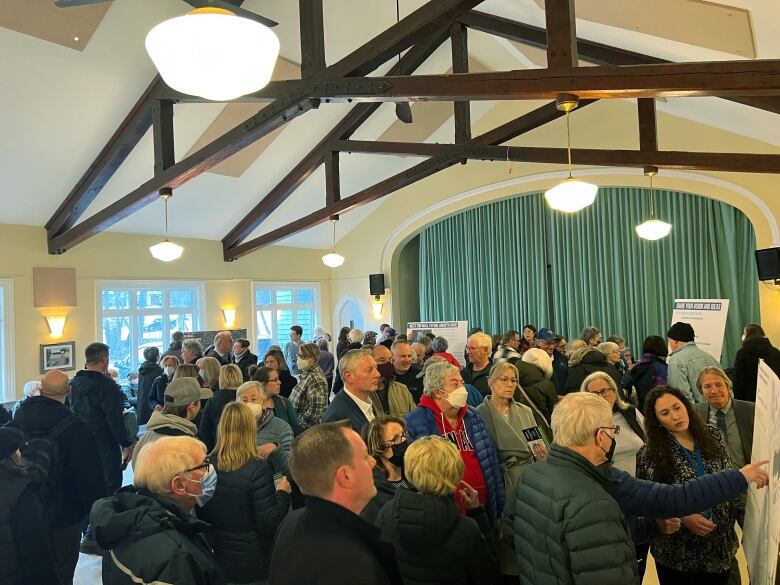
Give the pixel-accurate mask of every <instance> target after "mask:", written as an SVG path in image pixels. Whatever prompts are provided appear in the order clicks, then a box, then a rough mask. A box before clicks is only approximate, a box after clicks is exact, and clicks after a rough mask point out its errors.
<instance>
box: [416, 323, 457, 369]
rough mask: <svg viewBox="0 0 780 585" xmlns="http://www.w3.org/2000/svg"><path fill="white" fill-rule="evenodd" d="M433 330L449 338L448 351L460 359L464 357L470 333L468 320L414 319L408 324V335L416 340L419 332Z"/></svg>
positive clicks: (432, 331)
mask: <svg viewBox="0 0 780 585" xmlns="http://www.w3.org/2000/svg"><path fill="white" fill-rule="evenodd" d="M428 332H431V333H433V334H434V335H435V336H437V337H443V338H444V339H446V340H447V343H448V345H449V348H448V349H447V351H448V352H449V353H451V354H452V355H454V356H455V357H456V358H457V359H458V361H461V360H462V359H463V354H464V352H465V351H466V337H467V336H468V334H469V322H468V321H413V322H410V323H407V324H406V336H407V337H408V338H409V340H411V341H414V338H415V337H417V334H418V333H428Z"/></svg>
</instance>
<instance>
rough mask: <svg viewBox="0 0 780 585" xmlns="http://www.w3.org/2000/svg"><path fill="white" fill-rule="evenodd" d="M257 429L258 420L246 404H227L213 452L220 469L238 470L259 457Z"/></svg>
mask: <svg viewBox="0 0 780 585" xmlns="http://www.w3.org/2000/svg"><path fill="white" fill-rule="evenodd" d="M256 431H257V422H256V421H255V417H254V416H253V415H252V411H251V410H249V407H248V406H247V405H246V404H244V403H242V402H230V403H229V404H227V405H226V406H225V409H224V410H223V411H222V416H220V418H219V424H218V425H217V446H216V447H214V453H213V455H214V457H215V460H214V461H215V463H216V464H217V467H218V468H219V470H220V471H236V470H237V469H241V468H242V467H243V466H244V465H246V464H247V462H248V461H250V460H252V459H256V458H257V449H256V447H255V433H256Z"/></svg>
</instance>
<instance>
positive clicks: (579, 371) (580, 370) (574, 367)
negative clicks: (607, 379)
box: [566, 347, 622, 397]
mask: <svg viewBox="0 0 780 585" xmlns="http://www.w3.org/2000/svg"><path fill="white" fill-rule="evenodd" d="M593 372H605V373H607V374H609V375H610V376H611V377H612V379H613V380H615V384H616V385H617V387H618V388H622V381H621V379H620V373H619V372H618V371H617V369H616V368H615V367H613V366H610V365H609V363H608V362H607V357H606V356H605V355H604V354H603V353H601V351H600V350H598V349H596V348H595V347H583V348H581V349H578V350H577V351H575V352H574V353H573V354H572V356H571V357H570V358H569V375H568V376H567V377H566V394H568V393H569V392H579V391H580V386H581V385H582V382H583V380H585V378H587V377H588V376H590V375H591V374H592V373H593ZM621 397H622V396H621Z"/></svg>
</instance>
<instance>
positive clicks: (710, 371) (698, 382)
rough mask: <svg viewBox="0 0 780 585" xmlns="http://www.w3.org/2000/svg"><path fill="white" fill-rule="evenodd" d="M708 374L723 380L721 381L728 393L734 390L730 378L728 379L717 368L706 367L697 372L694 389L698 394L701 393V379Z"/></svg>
mask: <svg viewBox="0 0 780 585" xmlns="http://www.w3.org/2000/svg"><path fill="white" fill-rule="evenodd" d="M708 374H712V375H713V376H720V377H721V378H723V381H724V382H725V383H726V388H728V391H729V392H731V391H733V390H734V383H733V382H732V381H731V378H729V376H728V374H727V373H726V372H724V371H723V370H721V369H720V368H719V367H717V366H707V367H706V368H704V369H703V370H702V371H701V372H699V375H698V377H697V378H696V389H697V390H698V391H699V394H701V393H702V391H701V386H702V378H704V376H706V375H708Z"/></svg>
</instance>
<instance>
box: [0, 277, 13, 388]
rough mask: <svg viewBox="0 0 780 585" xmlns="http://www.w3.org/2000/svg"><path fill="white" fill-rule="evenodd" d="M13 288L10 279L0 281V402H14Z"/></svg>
mask: <svg viewBox="0 0 780 585" xmlns="http://www.w3.org/2000/svg"><path fill="white" fill-rule="evenodd" d="M12 298H13V288H12V285H11V280H10V279H0V400H3V401H9V402H10V401H11V400H16V388H15V387H14V352H13V346H12V344H11V339H12V338H13V314H14V311H13V303H12Z"/></svg>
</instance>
